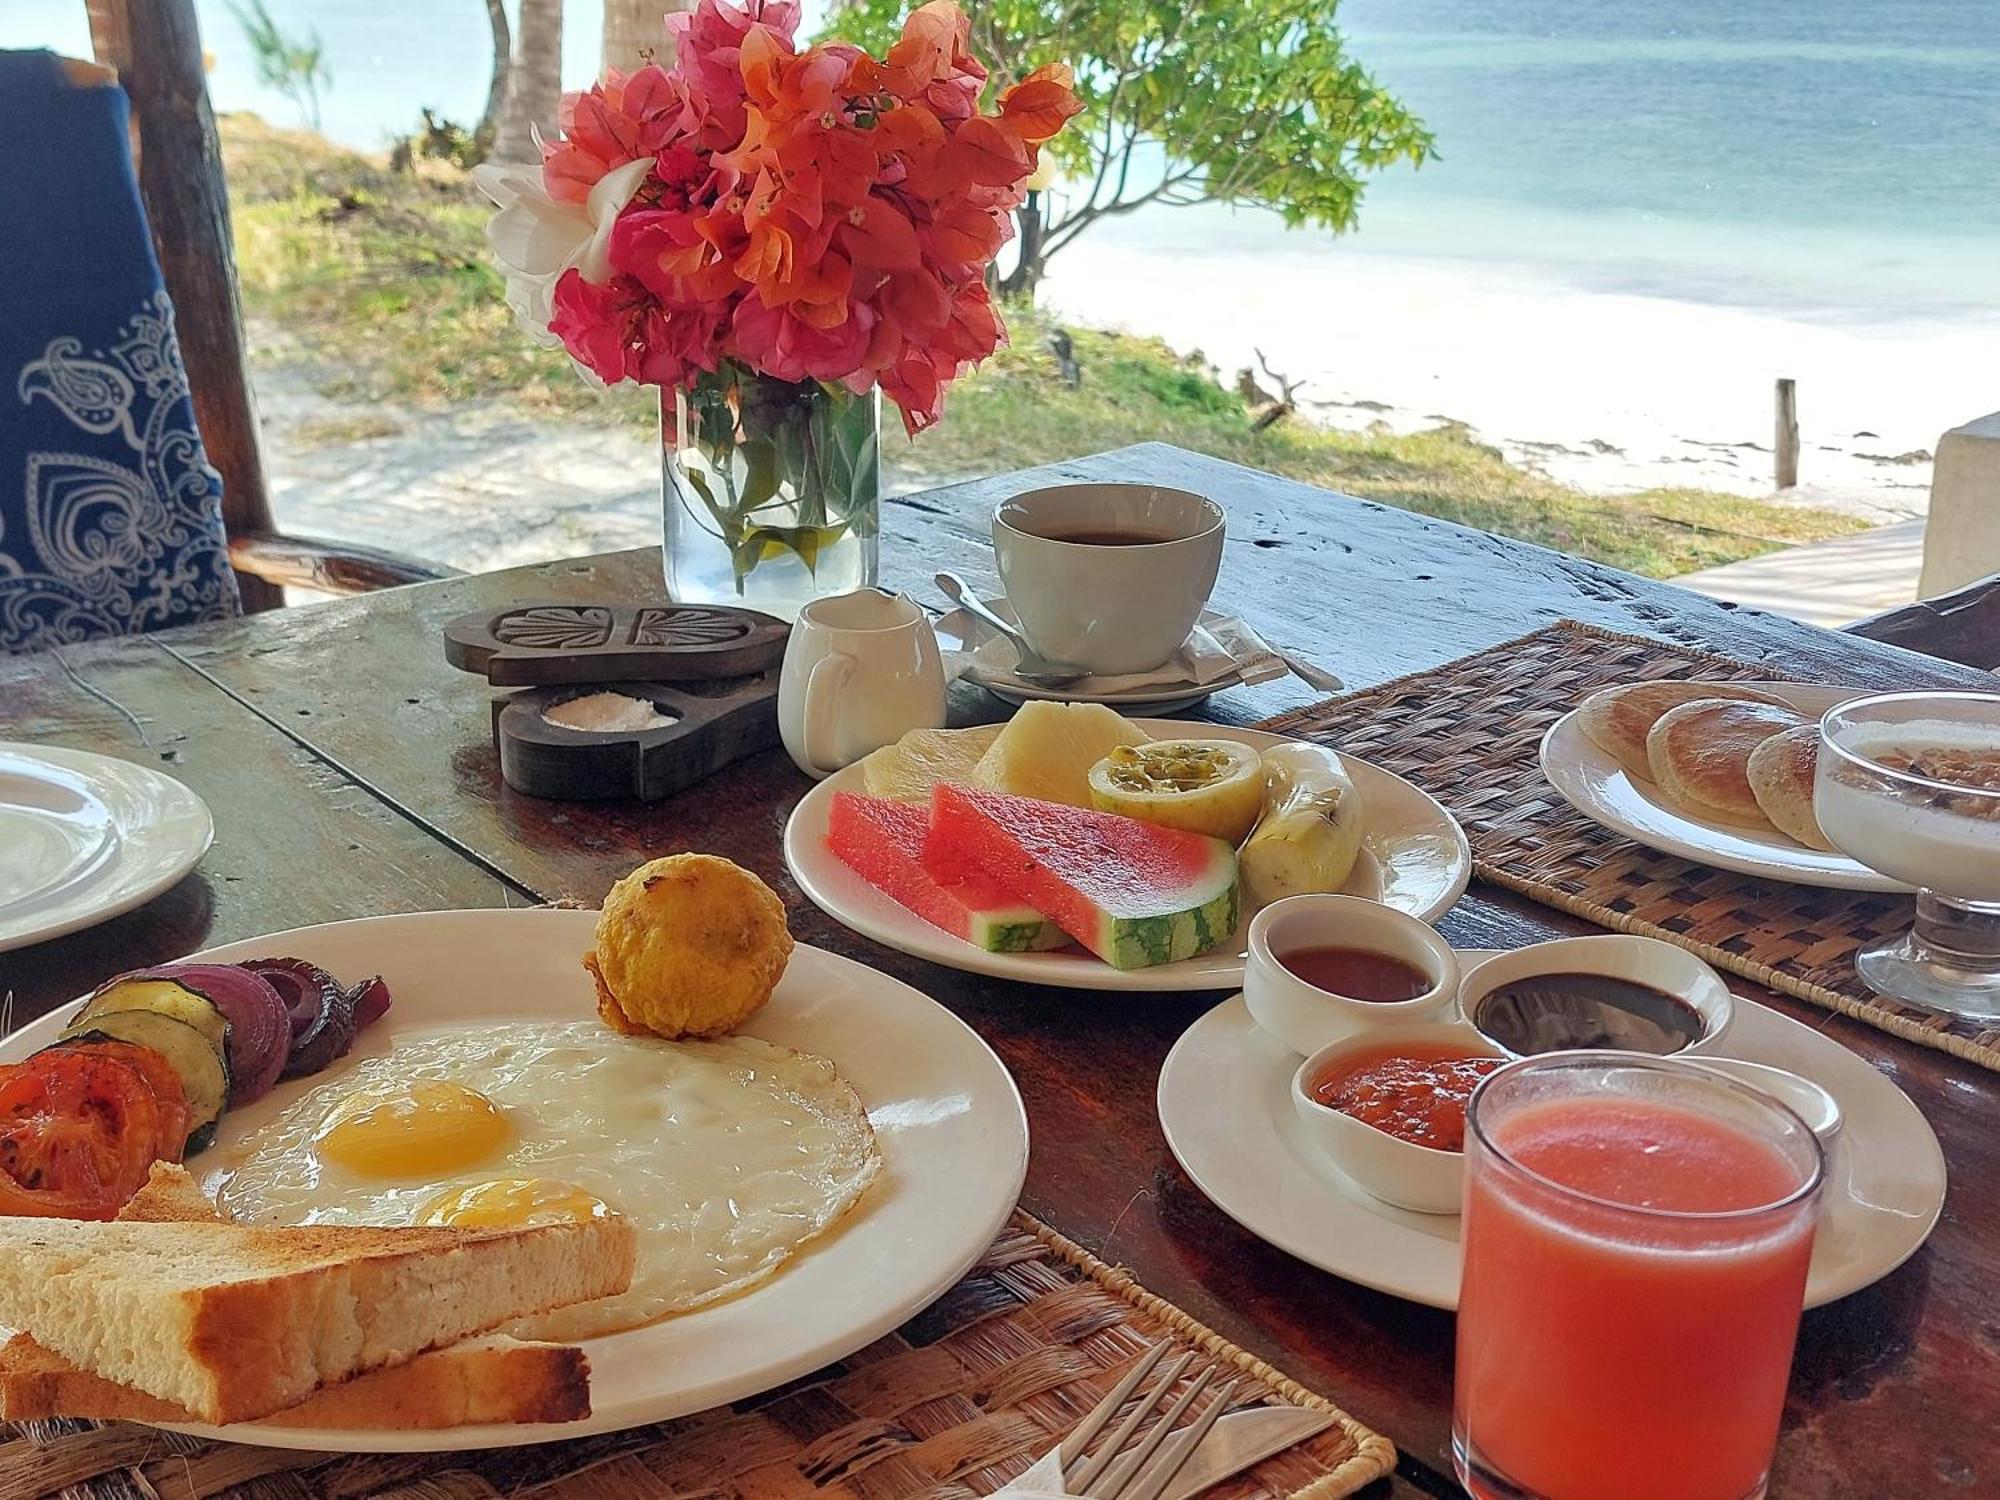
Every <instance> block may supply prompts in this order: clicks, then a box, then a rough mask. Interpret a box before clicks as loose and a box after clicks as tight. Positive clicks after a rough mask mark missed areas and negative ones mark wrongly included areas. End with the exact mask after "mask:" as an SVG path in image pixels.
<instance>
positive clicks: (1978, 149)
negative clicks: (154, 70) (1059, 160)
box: [0, 0, 2000, 320]
mask: <svg viewBox="0 0 2000 1500" xmlns="http://www.w3.org/2000/svg"><path fill="white" fill-rule="evenodd" d="M973 3H976V0H973ZM270 5H271V10H272V11H273V13H274V14H275V15H276V16H277V17H278V18H279V20H280V23H281V24H282V25H285V26H287V27H295V26H303V25H311V26H315V27H317V28H318V30H319V31H320V33H321V35H322V36H323V37H324V39H325V42H326V46H327V50H328V54H329V58H330V61H331V64H332V68H333V72H334V83H333V87H332V88H331V90H330V91H329V92H328V94H327V96H326V101H325V116H324V125H325V129H326V131H327V133H328V134H329V135H332V136H334V137H336V138H337V139H340V140H343V141H347V142H349V143H352V144H354V145H357V146H364V147H369V148H380V147H381V146H382V145H383V144H384V143H385V142H386V141H387V140H388V138H389V137H390V136H391V135H393V134H394V133H396V132H398V131H399V130H402V129H405V128H407V127H408V124H409V123H410V122H411V121H412V120H413V119H414V117H415V114H416V111H417V108H418V106H419V105H424V104H428V105H430V106H432V107H433V108H437V109H440V110H442V111H443V112H444V113H445V114H447V115H450V116H453V117H455V118H460V119H465V118H468V117H470V116H473V115H475V114H476V113H477V111H478V108H479V104H480V102H481V100H482V99H483V97H484V90H485V76H486V70H487V67H488V59H489V54H488V42H487V32H486V24H485V13H484V7H483V6H482V5H480V4H479V3H478V0H270ZM199 10H200V14H201V18H202V22H203V26H204V39H205V42H206V44H207V46H208V47H209V49H210V50H211V51H212V52H213V54H214V57H215V66H214V69H213V72H212V75H211V87H212V91H213V94H214V97H215V100H216V103H217V105H218V107H220V108H225V109H233V108H244V109H254V110H257V111H258V112H260V113H262V114H264V115H266V116H268V117H269V118H271V119H273V120H277V121H291V120H294V119H295V113H294V111H293V110H292V109H291V107H290V106H289V105H288V104H286V103H285V101H283V100H282V99H280V98H277V97H275V96H274V95H272V94H271V93H270V92H269V91H268V90H265V89H264V88H262V87H261V86H260V85H258V84H257V82H256V80H255V78H254V76H253V74H252V71H251V68H250V63H249V57H248V53H247V50H246V48H245V47H244V45H243V41H242V37H241V31H240V27H239V26H238V24H237V22H236V21H235V19H234V18H233V16H232V14H231V13H230V11H229V8H228V6H227V4H226V3H223V0H200V4H199ZM82 13H83V6H82V4H81V3H80V0H0V46H22V45H37V44H42V45H54V46H57V47H59V48H64V49H68V50H73V51H84V50H86V49H87V46H88V38H87V33H86V32H85V30H84V26H83V20H82ZM566 13H567V14H566V23H565V26H566V46H565V55H566V67H565V71H566V73H567V75H568V76H569V77H570V78H571V79H572V81H575V82H582V81H585V80H587V79H588V78H589V77H590V75H591V74H592V72H593V70H594V66H595V54H596V46H597V31H598V24H599V11H598V5H597V4H596V3H594V0H569V3H568V5H567V6H566ZM808 13H809V18H810V16H811V15H812V13H813V7H809V12H808ZM1343 16H1344V18H1345V20H1346V23H1347V25H1348V28H1349V30H1350V33H1351V36H1352V40H1353V49H1354V51H1355V52H1356V53H1357V55H1359V56H1360V57H1361V59H1362V60H1363V61H1364V62H1366V63H1367V64H1368V65H1369V66H1371V67H1372V68H1373V69H1374V70H1375V72H1376V73H1377V75H1378V76H1379V77H1380V78H1381V80H1382V81H1383V82H1384V83H1385V84H1387V85H1388V86H1389V87H1390V88H1392V89H1393V90H1395V91H1396V92H1398V93H1399V94H1401V95H1402V96H1403V97H1404V98H1405V100H1406V101H1407V102H1409V103H1410V104H1411V105H1412V106H1413V107H1415V108H1416V109H1417V110H1418V111H1419V112H1420V113H1421V114H1423V115H1424V117H1425V118H1426V119H1427V121H1428V122H1429V124H1430V125H1431V127H1432V128H1433V129H1434V130H1435V132H1436V134H1437V137H1438V146H1439V151H1440V157H1439V159H1438V160H1437V161H1435V162H1433V163H1432V164H1430V165H1429V166H1427V167H1425V168H1424V169H1423V170H1422V171H1421V172H1411V171H1408V170H1407V169H1402V170H1398V171H1396V172H1393V173H1391V174H1389V175H1387V176H1385V177H1384V178H1382V179H1381V180H1379V181H1378V182H1377V183H1376V184H1375V186H1374V187H1373V188H1372V189H1371V190H1370V193H1369V197H1368V200H1367V203H1366V207H1365V209H1364V213H1363V218H1362V229H1361V231H1360V233H1359V234H1358V235H1357V236H1355V237H1353V238H1352V239H1351V240H1350V241H1348V242H1347V245H1348V248H1349V249H1350V250H1351V251H1353V252H1360V253H1368V254H1384V255H1393V256H1396V257H1399V258H1401V257H1427V256H1436V257H1448V258H1451V259H1453V260H1459V261H1466V260H1470V261H1482V260H1485V261H1493V262H1504V263H1507V264H1510V265H1515V266H1533V267H1536V268H1538V269H1539V270H1540V271H1542V272H1543V273H1545V274H1549V275H1552V276H1556V277H1559V278H1561V279H1563V280H1565V281H1569V282H1572V283H1575V284H1577V285H1579V286H1582V287H1587V288H1596V289H1613V290H1633V291H1640V292H1645V293H1650V294H1655V295H1663V296H1669V297H1673V298H1676V299H1679V300H1686V301H1695V302H1709V303H1717V304H1724V305H1735V306H1751V307H1771V308H1776V309H1783V310H1785V311H1787V312H1793V313H1797V312H1800V311H1804V312H1806V314H1807V315H1809V316H1810V315H1812V314H1813V312H1814V311H1815V310H1817V311H1818V312H1819V313H1820V314H1822V315H1825V316H1828V317H1851V318H1856V319H1863V320H1866V319H1877V318H1879V319H1884V320H1894V319H1898V318H1901V317H1906V316H1912V315H1915V316H1925V317H1935V316H1938V315H1940V314H1942V315H1947V316H1949V315H1952V314H1955V313H1962V312H1969V311H1972V310H1975V309H1977V310H1980V311H1983V312H1991V311H1993V310H1996V309H2000V0H1866V3H1864V0H1678V3H1676V4H1673V5H1658V4H1651V3H1641V0H1347V4H1346V5H1345V7H1344V9H1343ZM1109 234H1110V235H1111V237H1113V238H1115V239H1116V240H1117V241H1120V242H1123V243H1125V244H1127V245H1130V246H1132V247H1134V248H1139V247H1141V246H1144V247H1147V248H1153V249H1163V248H1167V247H1181V248H1191V249H1197V250H1203V249H1206V250H1221V249H1224V248H1227V249H1228V250H1231V251H1235V252H1243V251H1253V252H1254V251H1256V250H1258V249H1260V248H1263V247H1265V246H1269V247H1271V248H1273V249H1276V248H1278V247H1279V246H1281V245H1282V246H1283V248H1284V249H1285V250H1287V251H1293V252H1296V251H1298V250H1300V249H1302V248H1303V249H1309V248H1310V247H1311V245H1312V244H1313V243H1314V239H1313V238H1307V237H1304V236H1300V235H1287V234H1286V233H1285V231H1283V230H1282V228H1281V227H1280V226H1278V225H1277V224H1276V223H1275V221H1273V220H1270V219H1268V218H1264V217H1261V216H1257V215H1251V214H1241V213H1236V214H1230V213H1222V212H1208V211H1187V210H1166V211H1161V212H1156V213H1150V214H1142V215H1139V216H1136V217H1135V218H1134V219H1133V220H1130V221H1127V222H1125V223H1122V224H1119V225H1118V226H1116V228H1115V230H1113V231H1109ZM1314 238H1317V237H1314Z"/></svg>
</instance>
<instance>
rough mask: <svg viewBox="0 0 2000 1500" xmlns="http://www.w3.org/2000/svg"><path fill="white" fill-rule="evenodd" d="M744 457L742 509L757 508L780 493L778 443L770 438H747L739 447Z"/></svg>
mask: <svg viewBox="0 0 2000 1500" xmlns="http://www.w3.org/2000/svg"><path fill="white" fill-rule="evenodd" d="M736 451H737V453H738V454H739V455H741V457H742V459H743V466H744V475H743V493H742V495H741V496H740V497H739V499H738V502H737V503H738V504H739V505H740V506H741V507H742V509H744V510H746V511H749V510H755V509H756V508H757V507H758V506H760V505H762V504H763V503H764V502H765V501H767V500H770V499H772V498H773V497H775V496H776V495H777V493H778V482H779V481H778V445H777V444H776V443H774V442H772V441H771V440H770V439H769V438H746V439H744V441H743V442H742V443H741V444H740V445H739V446H738V447H737V449H736Z"/></svg>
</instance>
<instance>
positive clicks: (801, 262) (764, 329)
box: [482, 0, 1082, 433]
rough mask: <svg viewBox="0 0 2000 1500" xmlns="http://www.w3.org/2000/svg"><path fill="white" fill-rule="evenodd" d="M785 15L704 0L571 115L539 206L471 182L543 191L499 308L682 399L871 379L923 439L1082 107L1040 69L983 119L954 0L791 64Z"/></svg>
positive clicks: (520, 236) (989, 318) (518, 229)
mask: <svg viewBox="0 0 2000 1500" xmlns="http://www.w3.org/2000/svg"><path fill="white" fill-rule="evenodd" d="M798 23H799V3H798V0H743V3H734V0H698V3H697V4H696V6H695V8H694V9H693V10H692V11H690V12H686V13H683V14H679V15H675V16H671V17H669V18H668V20H667V27H668V30H669V33H670V34H671V35H672V37H673V38H674V42H675V57H674V62H673V64H672V66H671V67H667V68H661V67H657V66H653V65H650V64H649V65H648V66H646V67H642V68H640V69H638V70H637V71H635V72H633V73H631V74H629V75H627V74H620V73H616V72H613V73H611V74H609V75H608V76H607V77H606V78H605V80H604V82H603V83H601V84H599V85H597V86H595V87H593V88H591V89H588V90H586V91H584V92H583V93H580V94H574V95H571V96H569V98H567V99H566V100H565V101H564V105H563V112H562V126H563V132H562V136H561V138H560V139H559V140H557V141H555V142H552V143H549V144H548V145H547V146H546V147H545V149H544V162H543V166H542V171H541V173H540V174H539V175H540V179H541V180H540V181H539V182H536V183H534V184H533V188H534V192H533V194H529V193H528V187H527V185H526V184H524V183H522V182H521V181H519V180H517V179H518V176H519V174H516V175H515V176H512V177H506V179H505V181H504V182H503V181H502V180H501V179H500V177H497V176H496V177H492V178H491V183H490V185H489V184H488V181H487V180H486V179H482V185H485V186H487V187H488V191H489V192H492V193H494V194H495V196H496V201H502V202H503V203H513V202H516V201H517V200H522V199H523V195H526V196H533V197H535V199H536V203H535V204H529V205H526V208H523V209H521V210H520V211H513V210H510V212H514V219H513V220H510V221H509V222H510V224H512V226H513V227H512V229H511V230H510V237H509V239H508V243H509V245H511V246H513V247H514V248H515V250H516V252H517V259H518V260H519V262H520V263H519V264H516V263H515V262H514V261H512V260H510V261H509V271H510V276H509V287H510V291H509V299H510V303H511V304H512V305H513V306H514V307H515V308H516V309H517V311H518V312H519V313H520V314H521V315H522V316H523V317H524V318H531V319H532V320H533V321H536V323H537V331H538V332H540V333H541V335H542V336H543V337H545V338H546V337H554V338H556V339H558V340H560V342H561V343H562V345H563V347H564V348H566V349H567V350H568V351H569V352H570V354H571V356H572V357H573V358H574V359H575V360H576V361H577V363H578V364H580V365H582V366H583V367H584V368H585V369H587V370H589V371H591V372H592V373H593V374H594V375H596V376H597V377H598V378H599V379H602V380H605V381H617V380H636V381H641V382H650V383H657V384H662V385H685V384H688V383H691V382H692V381H694V380H695V379H697V378H699V376H700V375H701V374H702V373H703V372H706V371H713V370H715V369H717V368H718V367H719V365H720V364H721V363H722V362H723V361H724V360H730V361H735V362H738V363H740V364H741V365H743V366H746V367H747V368H749V369H751V370H753V371H756V372H758V373H761V374H764V375H767V376H770V377H772V378H774V379H778V380H786V381H804V380H817V381H823V382H827V383H829V384H831V383H838V384H841V385H843V386H845V387H846V388H848V389H849V390H853V391H857V392H865V391H867V390H869V389H872V388H876V387H879V388H880V389H881V390H882V391H883V392H884V393H885V394H886V395H888V396H889V397H890V399H892V400H893V401H895V402H896V404H897V405H898V406H899V407H901V408H902V412H903V420H904V424H905V426H906V427H907V428H908V429H909V430H910V431H911V432H912V433H914V432H917V431H919V430H921V429H922V428H924V427H927V426H929V425H930V424H931V423H933V422H935V421H936V420H937V419H938V417H939V414H940V413H941V412H942V410H943V404H944V396H945V391H946V389H947V388H948V387H949V385H950V384H951V382H952V381H953V380H954V379H956V378H957V377H958V375H960V374H961V373H963V372H964V371H965V370H966V369H967V368H969V367H970V366H971V365H972V364H974V363H976V362H977V361H979V360H981V359H983V358H985V357H986V356H987V355H989V354H991V353H992V352H993V350H994V349H996V348H998V347H999V345H1000V344H1001V342H1002V341H1003V340H1004V339H1005V336H1006V333H1005V329H1004V328H1003V327H1002V326H1001V323H1000V318H999V315H998V312H997V310H996V309H995V307H994V305H993V301H992V298H991V297H990V296H989V295H988V293H987V290H986V282H985V274H986V268H987V266H988V265H989V264H990V263H991V262H992V260H993V258H994V256H995V255H996V254H998V252H999V250H1000V248H1001V246H1002V245H1004V244H1005V243H1006V242H1007V240H1008V238H1009V237H1010V236H1011V234H1012V217H1011V216H1012V212H1013V210H1014V209H1015V208H1016V207H1017V206H1018V205H1019V204H1020V202H1021V200H1022V197H1023V196H1024V194H1025V192H1026V183H1027V180H1028V177H1029V174H1030V173H1031V172H1033V171H1034V170H1035V166H1036V162H1037V158H1038V156H1039V150H1040V147H1041V146H1042V144H1043V143H1045V142H1046V141H1048V140H1049V139H1051V138H1052V137H1053V136H1054V135H1055V134H1056V133H1057V132H1059V131H1060V130H1061V129H1062V128H1063V127H1064V125H1065V124H1066V123H1067V122H1068V121H1069V120H1070V119H1072V118H1073V117H1074V116H1075V115H1076V114H1077V112H1078V111H1079V110H1080V109H1081V108H1082V105H1081V102H1080V101H1079V100H1078V98H1077V96H1076V92H1075V88H1074V86H1073V80H1072V78H1071V75H1070V72H1069V70H1068V69H1067V68H1065V67H1063V66H1061V65H1059V64H1051V65H1049V66H1046V67H1041V68H1037V69H1035V71H1034V72H1032V73H1030V74H1028V75H1027V76H1026V77H1024V78H1022V79H1020V80H1018V81H1017V82H1015V83H1013V84H1012V85H1011V86H1009V87H1007V88H1005V89H1003V90H1001V91H1000V94H999V96H998V98H997V100H996V103H995V106H994V107H993V108H992V109H991V110H989V111H986V112H982V111H981V109H980V97H981V94H982V91H983V90H984V88H985V85H986V81H987V74H986V69H985V68H984V67H983V66H982V65H981V64H980V63H979V61H978V60H977V59H976V58H975V57H974V56H973V55H972V51H971V27H970V25H969V23H968V22H967V21H966V18H965V16H964V15H963V13H961V12H960V11H959V9H958V7H957V6H956V5H955V4H953V3H952V0H929V3H928V4H925V5H922V6H920V7H919V8H918V9H917V10H916V11H914V12H913V13H912V14H911V15H910V17H909V18H908V20H907V21H906V22H905V24H904V27H903V32H902V35H901V36H900V37H899V38H898V39H897V41H896V42H895V43H894V44H893V45H892V46H891V47H890V48H889V50H888V52H887V54H886V56H884V57H883V58H882V59H880V60H877V59H875V58H872V57H870V56H868V55H867V54H866V53H864V52H862V51H860V50H859V49H858V48H855V47H852V46H848V45H846V44H844V43H826V44H822V45H819V46H813V47H807V48H804V49H801V48H800V47H799V46H798V43H797V41H796V36H797V30H798ZM528 209H532V210H533V213H532V214H531V215H530V216H529V217H528V218H523V217H522V214H523V213H525V212H527V210H528ZM507 217H508V216H507V214H504V213H503V214H502V215H501V216H500V218H501V219H503V220H504V219H507ZM498 222H499V221H498V220H496V224H497V223H498ZM498 248H500V244H499V241H498V240H497V239H496V249H498ZM503 258H504V256H503ZM529 262H532V264H529ZM517 282H518V283H519V286H518V287H517V285H516V283H517Z"/></svg>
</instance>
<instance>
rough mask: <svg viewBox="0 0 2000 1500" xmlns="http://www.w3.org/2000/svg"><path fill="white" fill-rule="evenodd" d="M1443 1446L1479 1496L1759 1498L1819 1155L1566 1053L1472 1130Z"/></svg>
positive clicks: (1540, 1060) (1796, 1305)
mask: <svg viewBox="0 0 2000 1500" xmlns="http://www.w3.org/2000/svg"><path fill="white" fill-rule="evenodd" d="M1465 1152H1466V1162H1465V1218H1464V1223H1463V1239H1464V1265H1465V1270H1464V1280H1463V1283H1462V1285H1461V1288H1460V1292H1459V1302H1458V1369H1457V1381H1456V1386H1455V1390H1454V1398H1455V1399H1454V1403H1453V1412H1452V1448H1453V1455H1454V1458H1455V1461H1456V1463H1457V1466H1458V1473H1459V1478H1460V1480H1461V1481H1462V1482H1463V1483H1464V1484H1465V1486H1466V1488H1467V1489H1468V1490H1470V1491H1471V1492H1472V1494H1473V1495H1475V1496H1478V1497H1480V1500H1529V1497H1537V1500H1755V1497H1758V1496H1761V1495H1763V1494H1764V1490H1765V1481H1766V1476H1767V1474H1768V1472H1769V1469H1770V1465H1771V1454H1772V1452H1773V1450H1774V1449H1775V1448H1776V1446H1777V1440H1778V1420H1779V1417H1780V1414H1781V1413H1782V1411H1783V1408H1784V1401H1785V1382H1786V1378H1787V1376H1788V1374H1789V1371H1790V1367H1791V1359H1792V1345H1793V1343H1794V1342H1795V1340H1796V1339H1797V1336H1798V1328H1799V1313H1800V1310H1801V1309H1802V1307H1803V1306H1804V1302H1805V1285H1806V1267H1807V1262H1808V1261H1809V1260H1810V1259H1811V1256H1812V1240H1813V1227H1814V1223H1815V1220H1816V1218H1817V1214H1818V1205H1819V1191H1820V1183H1821V1180H1822V1178H1823V1177H1824V1175H1825V1163H1824V1160H1823V1159H1822V1156H1821V1152H1820V1146H1819V1143H1818V1141H1816V1140H1815V1139H1814V1138H1813V1133H1812V1131H1811V1130H1809V1129H1808V1128H1807V1127H1806V1124H1805V1122H1804V1121H1802V1120H1801V1119H1799V1117H1798V1116H1797V1115H1795V1114H1793V1113H1792V1112H1791V1111H1790V1110H1789V1109H1787V1108H1786V1107H1785V1106H1784V1105H1782V1104H1780V1103H1779V1102H1778V1101H1777V1100H1775V1099H1773V1098H1771V1097H1770V1096H1769V1095H1766V1094H1763V1093H1760V1092H1759V1091H1757V1090H1756V1089H1753V1088H1751V1087H1749V1086H1748V1085H1746V1084H1742V1083H1738V1082H1736V1081H1734V1080H1732V1079H1729V1078H1727V1077H1724V1076H1723V1075H1721V1074H1718V1073H1711V1072H1707V1071H1706V1070H1704V1069H1702V1068H1700V1067H1699V1066H1698V1065H1694V1064H1690V1063H1686V1062H1682V1061H1678V1060H1675V1059H1670V1058H1656V1057H1641V1056H1638V1055H1636V1054H1633V1053H1626V1052H1560V1053H1550V1054H1547V1055H1544V1056H1540V1057H1531V1058H1526V1059H1523V1060H1521V1061H1519V1062H1516V1063H1513V1064H1510V1065H1509V1066H1507V1067H1505V1068H1502V1069H1500V1070H1499V1071H1498V1072H1496V1073H1494V1074H1493V1075H1492V1076H1491V1077H1489V1078H1488V1079H1486V1080H1485V1082H1484V1083H1483V1084H1482V1085H1481V1086H1480V1088H1479V1089H1478V1091H1477V1092H1476V1093H1475V1094H1474V1095H1473V1098H1472V1102H1471V1105H1470V1106H1469V1108H1468V1110H1467V1113H1466V1138H1465Z"/></svg>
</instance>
